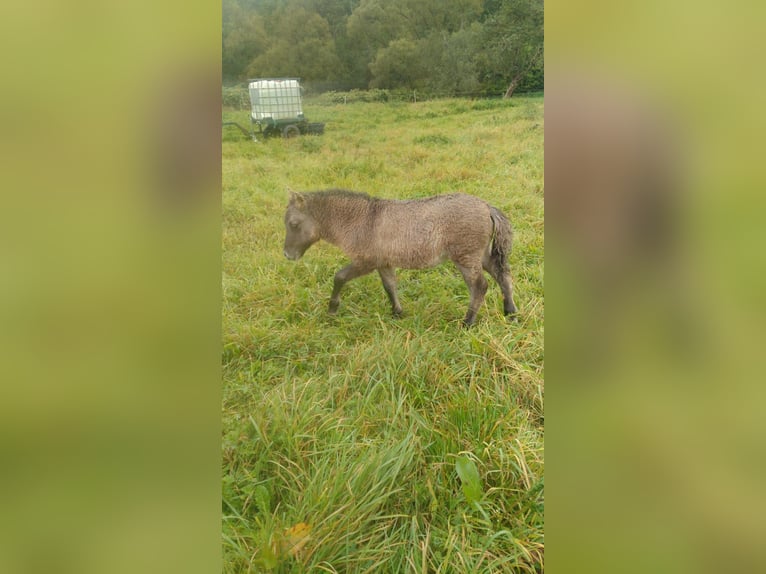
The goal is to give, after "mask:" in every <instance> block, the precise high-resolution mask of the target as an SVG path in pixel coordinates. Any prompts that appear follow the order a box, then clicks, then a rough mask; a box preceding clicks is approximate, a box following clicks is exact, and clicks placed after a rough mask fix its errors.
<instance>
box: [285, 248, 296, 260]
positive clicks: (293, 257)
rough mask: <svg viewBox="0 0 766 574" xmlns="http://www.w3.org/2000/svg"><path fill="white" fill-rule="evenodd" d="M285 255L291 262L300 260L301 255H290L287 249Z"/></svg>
mask: <svg viewBox="0 0 766 574" xmlns="http://www.w3.org/2000/svg"><path fill="white" fill-rule="evenodd" d="M283 253H284V254H285V257H287V258H288V259H289V260H290V261H296V260H297V259H300V255H298V254H297V253H289V252H288V251H287V249H285V250H284V251H283Z"/></svg>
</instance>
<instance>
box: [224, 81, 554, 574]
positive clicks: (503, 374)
mask: <svg viewBox="0 0 766 574" xmlns="http://www.w3.org/2000/svg"><path fill="white" fill-rule="evenodd" d="M304 112H305V114H306V116H307V118H308V119H309V121H312V122H324V123H325V124H326V127H325V133H324V134H323V135H318V136H313V135H306V136H300V137H296V138H292V139H281V138H278V139H269V140H266V141H258V142H253V141H251V140H249V139H246V138H245V137H243V135H242V134H241V133H240V132H239V131H237V130H236V129H231V128H224V134H223V142H222V162H223V165H222V168H223V199H222V203H223V237H222V241H223V246H222V248H223V278H222V283H223V286H222V287H223V318H222V321H223V406H222V409H223V413H222V416H223V443H222V450H223V452H222V466H223V469H222V515H223V516H222V544H223V559H224V572H230V573H241V572H277V573H298V572H348V573H363V572H370V573H372V572H383V573H385V572H391V573H400V572H402V573H404V572H412V573H415V572H417V573H426V572H434V573H437V572H438V573H462V572H466V573H469V572H470V573H497V572H540V571H542V570H543V562H544V559H543V554H544V552H543V549H544V534H543V531H544V473H543V467H544V440H543V436H544V411H543V403H544V366H543V357H544V354H543V335H544V305H543V263H544V249H543V246H544V234H543V98H542V96H536V95H531V96H516V97H514V98H512V99H510V100H473V101H472V100H458V99H445V100H437V101H426V102H418V103H412V102H355V103H348V104H342V103H334V102H332V101H330V100H327V99H321V98H315V99H307V100H306V101H305V102H304ZM248 117H249V116H248V112H247V111H241V110H232V109H228V110H227V109H224V111H223V119H224V121H237V122H239V123H240V124H242V125H244V126H249V119H248ZM328 187H341V188H347V189H352V190H357V191H364V192H367V193H369V194H371V195H375V196H379V197H385V198H411V197H423V196H428V195H434V194H439V193H447V192H452V191H462V192H466V193H470V194H473V195H476V196H479V197H481V198H483V199H486V200H487V201H488V202H489V203H491V204H493V205H495V206H496V207H498V208H500V209H501V210H502V211H503V212H504V213H505V214H506V215H507V216H508V217H509V219H510V221H511V223H512V225H513V228H514V245H513V251H512V254H511V256H510V266H511V273H512V276H513V279H514V289H515V301H516V304H517V306H518V307H519V311H520V313H519V317H518V320H517V321H509V320H506V318H504V317H503V315H502V300H501V294H500V289H499V287H498V286H497V284H496V283H494V282H493V281H492V280H491V279H490V281H489V284H490V287H489V290H488V292H487V297H486V301H485V303H484V305H483V307H482V309H481V310H480V312H479V316H478V319H477V323H476V325H475V326H474V327H472V328H470V329H465V328H462V327H461V324H460V320H461V319H462V317H463V314H464V313H465V309H466V307H467V304H468V290H467V289H466V287H465V284H464V283H463V280H462V278H461V276H460V274H459V272H458V271H457V270H456V269H455V267H454V266H453V265H452V264H450V263H447V264H444V265H442V266H440V267H437V268H434V269H430V270H420V271H408V270H399V271H398V278H399V294H400V299H401V302H402V306H403V307H404V311H405V315H404V317H402V318H398V319H395V318H393V317H392V316H391V313H390V304H389V302H388V298H387V297H386V295H385V292H384V291H383V288H382V285H381V283H380V279H379V277H378V276H377V274H371V275H368V276H366V277H363V278H360V279H357V280H355V281H353V282H351V283H349V284H348V285H347V286H346V288H345V290H344V292H343V296H342V302H341V306H340V309H339V311H338V314H337V315H336V316H330V315H329V314H328V313H327V303H328V300H329V296H330V292H331V290H332V279H333V275H334V273H335V272H336V271H337V270H338V269H339V268H340V267H341V266H343V265H344V264H345V258H344V256H343V254H342V253H341V252H340V251H339V250H338V249H336V248H335V247H333V246H331V245H329V244H326V243H322V242H320V243H319V244H317V245H314V246H313V247H311V248H310V249H309V250H308V251H307V252H306V254H305V255H304V256H303V258H302V259H301V260H299V261H297V262H293V261H288V260H287V259H285V257H284V255H283V253H282V247H283V241H284V223H283V215H284V210H285V207H286V205H287V199H288V190H289V189H293V190H313V189H322V188H328Z"/></svg>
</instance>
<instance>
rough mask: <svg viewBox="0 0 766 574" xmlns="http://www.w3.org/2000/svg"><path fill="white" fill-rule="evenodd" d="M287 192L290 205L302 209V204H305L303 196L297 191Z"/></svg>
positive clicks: (290, 190)
mask: <svg viewBox="0 0 766 574" xmlns="http://www.w3.org/2000/svg"><path fill="white" fill-rule="evenodd" d="M287 191H289V192H290V204H291V205H295V206H296V207H303V205H304V203H305V202H306V198H305V197H304V196H303V194H302V193H299V192H297V191H293V190H292V189H289V188H288V190H287Z"/></svg>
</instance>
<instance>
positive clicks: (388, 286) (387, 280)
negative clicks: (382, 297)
mask: <svg viewBox="0 0 766 574" xmlns="http://www.w3.org/2000/svg"><path fill="white" fill-rule="evenodd" d="M378 274H379V275H380V280H381V281H383V289H385V290H386V294H387V295H388V300H389V301H391V311H392V312H393V314H394V317H401V315H402V306H401V304H400V303H399V297H398V296H397V294H396V271H395V270H394V269H393V267H381V268H380V269H378Z"/></svg>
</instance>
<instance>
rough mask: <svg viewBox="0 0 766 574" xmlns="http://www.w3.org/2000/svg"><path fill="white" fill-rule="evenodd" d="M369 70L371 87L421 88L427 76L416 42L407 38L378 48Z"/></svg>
mask: <svg viewBox="0 0 766 574" xmlns="http://www.w3.org/2000/svg"><path fill="white" fill-rule="evenodd" d="M370 70H371V71H372V76H373V79H372V82H371V83H370V87H372V88H409V89H414V88H422V87H424V85H425V83H426V81H427V77H428V73H427V72H428V71H427V69H426V67H425V65H424V62H423V58H422V52H421V49H420V46H419V44H418V42H415V41H413V40H410V39H407V38H400V39H398V40H394V41H393V42H391V43H390V44H389V45H388V46H387V47H386V48H383V49H381V50H379V51H378V55H377V57H376V58H375V61H374V62H373V63H372V64H370Z"/></svg>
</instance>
